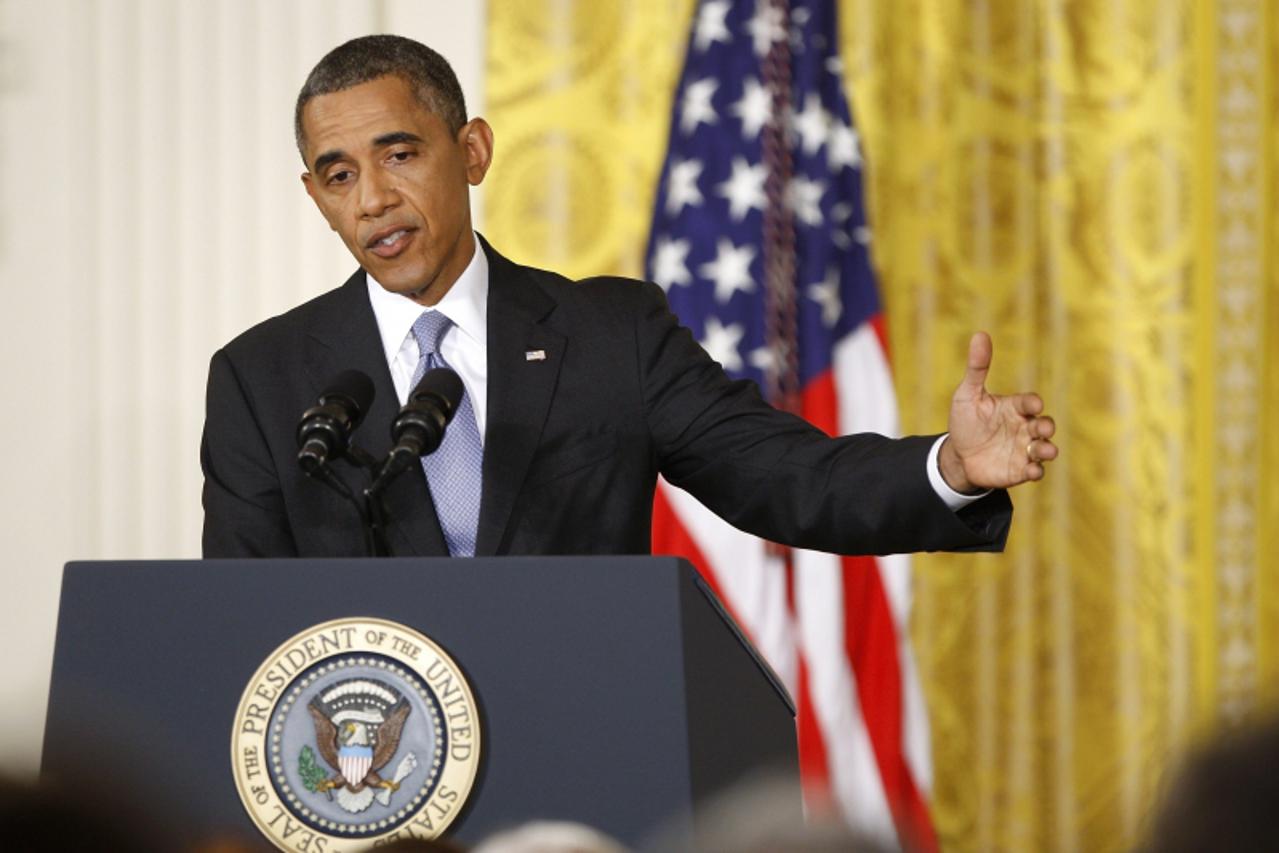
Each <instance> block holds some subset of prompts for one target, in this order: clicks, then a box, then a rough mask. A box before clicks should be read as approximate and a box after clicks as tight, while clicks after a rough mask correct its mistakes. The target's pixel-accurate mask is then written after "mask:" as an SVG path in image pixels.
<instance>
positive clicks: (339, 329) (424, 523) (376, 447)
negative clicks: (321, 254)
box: [304, 270, 448, 556]
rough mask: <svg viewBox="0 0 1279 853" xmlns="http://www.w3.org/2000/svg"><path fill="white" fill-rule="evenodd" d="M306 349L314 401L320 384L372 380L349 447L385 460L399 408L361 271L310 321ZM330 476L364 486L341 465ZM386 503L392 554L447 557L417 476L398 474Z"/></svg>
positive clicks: (364, 478) (355, 487) (363, 478)
mask: <svg viewBox="0 0 1279 853" xmlns="http://www.w3.org/2000/svg"><path fill="white" fill-rule="evenodd" d="M305 347H306V350H305V353H304V363H305V369H306V372H307V375H308V377H309V378H310V380H311V382H312V384H313V385H314V386H315V394H316V395H317V396H318V395H319V393H320V391H321V390H323V387H324V384H325V383H326V382H328V381H330V380H331V379H332V378H333V377H334V376H336V375H337V374H338V373H340V372H341V371H343V370H351V369H354V370H360V371H363V372H364V373H366V374H367V375H368V376H369V378H371V379H372V380H373V387H374V390H375V396H374V398H373V405H372V407H371V408H370V409H369V412H368V415H367V416H366V417H365V419H364V422H363V423H362V424H361V425H360V426H359V428H358V429H356V431H355V435H354V441H355V443H356V444H358V445H359V446H360V447H362V448H364V449H365V450H366V451H368V452H369V453H370V454H372V456H373V457H374V458H375V459H382V458H384V457H385V456H386V454H387V452H388V451H389V450H390V449H391V430H390V423H391V421H393V420H394V419H395V416H396V414H397V413H398V412H399V409H400V402H399V398H398V397H397V396H396V393H395V384H394V383H393V382H392V381H391V372H390V369H389V368H388V367H387V364H386V356H385V354H384V353H383V350H382V338H381V335H380V333H379V332H378V327H377V320H376V318H374V316H373V308H372V306H371V305H370V304H369V295H368V285H367V284H366V283H365V277H364V271H363V270H358V271H356V273H355V275H353V276H351V278H350V279H348V280H347V282H346V284H344V285H342V287H341V288H340V289H339V290H338V293H337V299H335V300H334V301H332V302H330V303H328V304H327V306H326V310H324V311H323V312H322V313H320V314H319V315H318V316H317V317H316V318H315V321H314V322H313V323H312V324H311V327H310V330H309V332H308V339H307V341H306V345H305ZM334 470H336V471H337V472H338V474H339V476H341V477H342V479H343V480H344V481H345V482H346V483H347V485H348V486H349V487H350V488H351V489H352V491H354V492H355V493H356V494H357V495H359V494H360V492H361V491H362V490H363V489H364V488H365V486H367V485H368V475H367V474H365V473H364V472H363V471H355V470H353V469H352V468H351V467H350V466H348V465H346V464H345V463H339V464H337V465H335V466H334ZM415 475H416V476H415ZM317 488H321V487H320V486H318V485H317ZM385 499H386V508H387V514H388V516H389V517H390V522H389V525H388V528H389V529H388V531H387V536H388V539H390V545H391V551H392V553H393V554H396V555H400V556H404V555H407V554H417V555H419V556H447V555H448V546H447V545H446V544H445V542H444V534H443V533H442V532H441V530H440V522H439V519H438V518H437V517H436V514H435V507H434V505H433V504H432V503H431V493H430V490H429V489H428V488H427V485H426V479H425V477H423V476H421V474H420V472H416V471H407V472H405V473H403V474H401V475H400V476H399V477H398V478H397V479H396V480H395V482H393V483H392V484H391V486H390V488H388V489H387V490H386V493H385Z"/></svg>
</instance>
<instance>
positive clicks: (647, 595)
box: [42, 557, 799, 843]
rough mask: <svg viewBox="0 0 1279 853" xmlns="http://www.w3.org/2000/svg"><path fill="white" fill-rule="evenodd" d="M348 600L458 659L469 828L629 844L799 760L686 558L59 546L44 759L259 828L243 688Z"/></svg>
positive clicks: (766, 683) (166, 802) (763, 671)
mask: <svg viewBox="0 0 1279 853" xmlns="http://www.w3.org/2000/svg"><path fill="white" fill-rule="evenodd" d="M346 617H373V618H379V619H387V620H391V621H394V622H399V623H402V624H404V625H406V626H408V627H410V628H412V629H414V630H416V631H419V632H421V633H422V634H424V635H426V636H427V637H429V638H430V639H432V640H433V641H434V642H435V643H437V644H438V645H439V646H440V647H442V648H443V649H444V651H445V652H447V653H448V654H449V655H450V656H451V657H452V658H453V660H454V661H456V662H457V664H458V665H459V666H460V667H461V669H462V670H463V671H464V672H465V674H466V677H467V679H468V680H469V682H470V684H471V687H472V689H473V690H474V693H475V699H476V701H477V703H478V706H479V710H480V718H481V726H482V731H483V742H482V751H481V760H480V764H479V771H478V776H477V778H476V781H475V785H474V788H473V789H472V792H471V796H470V799H469V802H468V803H467V805H466V807H465V810H464V811H463V812H462V813H461V815H460V817H458V818H457V819H456V820H455V821H454V823H453V824H452V826H451V827H450V830H449V834H450V835H454V836H456V837H458V838H460V839H462V840H464V841H474V840H477V839H478V838H480V837H482V836H484V835H486V834H487V833H489V832H491V831H493V830H495V829H500V828H503V827H509V826H513V825H515V824H518V823H521V822H523V821H526V820H531V819H565V820H576V821H581V822H583V823H586V824H589V825H591V826H595V827H598V828H600V829H602V830H604V831H606V832H608V833H610V834H612V835H614V836H616V837H617V838H619V839H621V840H622V841H624V842H628V843H635V842H637V841H639V840H641V839H643V838H644V837H646V836H648V835H649V834H650V833H651V832H652V831H653V830H654V829H656V828H657V827H658V826H659V825H660V824H662V823H664V822H666V821H669V820H671V819H675V820H688V819H692V820H693V821H694V823H695V821H696V809H697V805H698V804H699V803H700V802H702V801H704V799H705V798H706V797H708V796H709V795H712V794H714V793H717V792H719V791H721V790H722V789H723V788H724V787H726V786H728V785H730V784H732V783H733V782H735V781H737V780H739V779H740V778H742V777H743V776H744V775H746V774H748V773H750V772H751V771H754V770H760V769H781V770H783V771H784V772H788V773H794V771H795V731H794V719H793V708H792V706H791V705H790V700H789V698H788V697H787V696H786V695H785V691H784V689H782V688H781V687H780V685H778V684H777V682H776V680H775V677H774V676H773V675H772V673H771V672H770V671H769V670H768V669H767V667H766V666H764V665H763V664H762V662H761V661H760V660H759V658H758V657H757V655H756V654H755V652H754V650H753V649H752V648H751V647H750V646H749V644H748V643H747V642H746V641H745V640H744V639H743V638H742V637H741V636H740V635H739V633H738V632H737V631H736V628H735V627H734V626H733V625H732V624H731V622H730V621H729V620H727V618H726V617H725V616H724V615H723V613H722V611H721V609H720V608H719V606H718V603H717V602H716V601H715V600H714V598H713V596H712V595H711V594H710V593H709V592H708V591H707V590H706V588H705V586H704V585H703V584H702V582H701V580H700V579H699V578H698V577H697V575H696V572H695V571H694V570H693V569H692V568H691V567H690V566H688V564H686V563H684V562H682V561H680V560H676V559H673V558H649V557H601V558H588V557H576V558H534V557H527V558H498V559H473V560H445V559H381V560H260V561H247V560H244V561H236V560H209V561H185V562H106V563H71V564H68V565H67V567H66V570H65V573H64V577H63V588H62V600H61V609H60V611H59V615H58V636H57V646H56V650H55V654H54V663H53V673H52V681H51V687H50V697H49V712H48V720H47V726H46V731H45V740H44V755H43V762H42V771H43V772H44V774H46V775H47V776H49V777H52V778H54V779H55V780H58V781H62V782H74V780H78V779H83V778H86V776H89V777H91V778H94V779H101V778H102V777H103V774H104V773H109V774H110V775H111V778H112V779H113V781H114V784H117V785H130V786H135V789H136V791H137V792H138V795H139V796H144V797H147V798H149V801H151V802H153V803H154V804H155V806H156V807H157V808H162V809H163V810H164V811H165V812H166V813H169V814H171V815H173V816H174V817H175V819H176V820H178V821H180V822H181V823H182V824H184V825H186V826H188V827H190V828H191V829H192V831H193V832H196V833H200V834H201V835H207V834H209V833H214V832H222V833H225V832H227V831H232V832H234V831H240V830H243V831H245V832H256V830H255V829H254V828H253V826H252V823H251V821H250V818H249V816H248V814H247V812H246V811H245V809H244V807H243V806H242V805H241V802H240V799H239V796H238V795H237V792H236V786H235V782H234V779H233V776H232V770H231V733H232V727H233V725H234V724H235V717H236V709H237V705H238V704H239V702H240V698H241V695H242V694H243V693H244V691H245V688H246V686H247V685H248V683H249V681H250V679H251V678H252V676H253V674H254V672H255V671H256V670H257V668H258V667H259V666H261V665H262V664H263V662H264V661H265V660H266V659H267V657H268V656H269V655H270V654H271V653H272V652H273V651H274V650H275V649H277V647H279V646H280V644H281V643H283V642H284V641H286V640H288V639H289V638H290V637H292V636H294V635H295V634H297V633H299V632H301V631H303V630H305V629H307V628H310V627H312V626H315V625H318V624H319V623H322V622H326V621H329V620H332V619H338V618H346ZM795 808H796V812H798V809H799V802H798V792H797V793H796V801H795Z"/></svg>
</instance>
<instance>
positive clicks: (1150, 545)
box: [486, 0, 1279, 851]
mask: <svg viewBox="0 0 1279 853" xmlns="http://www.w3.org/2000/svg"><path fill="white" fill-rule="evenodd" d="M692 6H693V3H692V2H691V0H656V2H644V1H643V0H634V2H607V3H587V2H580V3H579V2H571V0H540V2H528V0H519V2H515V0H491V2H490V25H489V62H490V68H489V90H488V104H489V115H488V118H489V119H490V120H491V121H492V123H493V125H494V126H495V128H496V131H497V137H498V143H497V163H496V165H495V167H494V169H493V172H492V174H491V176H490V178H489V180H488V182H486V187H487V196H486V205H487V206H486V212H487V226H486V228H487V232H488V234H489V236H491V237H492V238H493V239H494V240H495V241H496V243H497V245H499V246H500V247H502V248H504V249H505V250H506V251H508V252H509V253H511V254H512V255H513V256H514V257H516V258H517V259H519V260H522V261H525V262H530V263H536V264H543V265H547V266H551V267H554V268H558V269H560V270H562V271H564V272H566V273H569V274H576V275H586V274H590V273H597V272H620V273H628V274H638V273H639V272H640V270H641V269H642V266H643V263H642V251H643V246H644V241H645V238H646V233H647V227H648V217H649V205H650V204H651V199H652V193H653V190H654V186H653V183H654V181H655V178H656V175H657V172H658V170H659V168H660V161H661V157H662V153H663V146H664V144H665V135H666V129H667V121H668V111H669V109H670V92H671V89H672V87H673V85H674V82H675V80H676V78H677V76H678V73H679V68H680V64H681V62H682V54H683V50H684V40H685V38H686V35H685V33H686V32H687V30H686V27H687V24H688V21H689V19H690V15H691V10H692ZM840 8H841V15H842V22H841V24H842V30H843V32H842V36H843V39H844V42H843V43H844V53H845V58H846V60H847V67H848V72H849V82H850V84H851V86H852V89H853V98H854V107H855V110H856V112H857V119H858V122H859V124H860V125H861V129H862V131H863V134H864V137H865V146H866V150H867V155H868V162H869V170H870V171H869V175H870V193H871V198H870V203H871V211H872V224H873V228H874V234H875V239H874V243H873V250H874V254H875V260H876V264H877V267H878V269H879V272H880V274H881V286H882V288H883V291H884V294H885V298H886V300H887V303H888V311H889V324H890V330H891V340H892V341H893V342H895V344H894V350H893V355H894V362H895V370H896V375H897V385H898V392H899V395H900V399H901V403H902V408H903V422H904V423H905V424H906V426H907V428H908V429H911V430H913V431H919V432H925V431H933V430H937V429H940V428H942V427H943V426H944V417H945V411H946V401H947V398H948V396H949V393H950V391H951V389H952V387H953V385H954V383H955V382H956V381H957V380H958V379H959V376H960V373H961V371H962V366H963V355H964V346H965V341H966V339H967V336H968V334H969V333H970V331H971V330H972V329H975V328H986V329H989V330H990V331H991V332H992V334H993V335H994V338H995V342H996V355H995V369H994V371H993V376H992V383H993V385H994V386H996V387H999V388H1003V389H1005V390H1017V389H1023V388H1035V389H1037V390H1039V391H1041V392H1042V393H1043V394H1044V395H1045V397H1046V398H1047V399H1048V401H1049V405H1050V409H1051V410H1052V411H1053V413H1054V414H1055V415H1056V416H1057V418H1058V423H1059V427H1060V435H1061V440H1060V443H1061V445H1062V448H1063V450H1064V457H1063V460H1062V461H1061V462H1060V463H1059V464H1058V465H1056V466H1055V467H1054V469H1053V470H1052V471H1051V472H1050V477H1049V479H1048V481H1046V482H1045V483H1044V484H1041V485H1039V486H1035V487H1031V488H1025V489H1021V490H1019V492H1018V493H1017V495H1016V496H1015V499H1016V503H1017V522H1016V525H1015V528H1014V533H1013V537H1012V540H1011V542H1010V548H1009V550H1008V552H1007V553H1006V554H1004V555H1001V556H959V555H938V556H930V557H925V558H922V559H920V560H918V561H917V563H916V566H917V576H916V577H917V580H916V610H915V621H914V625H913V633H914V639H915V643H916V648H917V654H918V660H919V664H920V670H921V674H922V678H923V682H924V689H925V693H926V695H927V698H928V703H929V712H930V716H931V720H932V725H933V735H934V751H935V760H936V785H935V791H934V820H935V822H936V825H937V829H938V832H939V835H940V837H941V839H942V841H943V844H944V846H945V848H946V849H948V850H980V851H987V850H1089V851H1092V850H1119V849H1126V848H1128V847H1130V846H1131V845H1132V843H1133V842H1134V841H1135V840H1136V839H1137V838H1138V836H1139V833H1140V831H1141V826H1142V822H1143V820H1144V818H1145V815H1146V814H1147V813H1148V811H1149V809H1150V807H1151V804H1152V803H1153V802H1154V800H1155V798H1156V796H1157V793H1158V790H1159V786H1160V784H1161V779H1162V774H1163V773H1164V770H1165V768H1166V767H1167V766H1168V765H1169V759H1170V756H1173V755H1175V754H1176V753H1177V752H1178V751H1180V749H1181V748H1182V747H1183V746H1184V744H1186V743H1187V742H1189V741H1191V740H1193V739H1194V738H1196V737H1200V736H1203V735H1204V734H1205V733H1208V732H1210V731H1212V730H1214V729H1215V728H1217V727H1219V726H1222V725H1230V724H1233V723H1235V722H1237V721H1240V720H1243V719H1245V718H1247V717H1248V716H1250V715H1253V714H1255V713H1256V712H1257V710H1258V709H1259V708H1260V707H1262V706H1263V705H1264V704H1267V703H1272V702H1273V700H1274V699H1275V698H1276V688H1275V687H1274V684H1275V680H1276V679H1275V676H1276V675H1277V674H1279V555H1277V549H1279V493H1277V491H1276V486H1275V479H1276V478H1275V477H1274V476H1273V475H1274V473H1275V472H1277V471H1279V437H1277V436H1276V434H1277V433H1279V415H1276V414H1272V413H1274V412H1277V411H1279V298H1277V294H1279V263H1277V262H1276V258H1275V255H1274V253H1275V250H1274V248H1273V247H1274V246H1276V245H1279V215H1277V214H1279V192H1277V191H1276V180H1279V171H1277V170H1276V164H1279V98H1277V94H1276V93H1277V91H1279V86H1276V82H1277V81H1279V78H1277V76H1276V70H1277V68H1276V63H1277V61H1279V60H1276V57H1279V23H1277V21H1276V17H1277V15H1279V13H1277V12H1276V11H1275V8H1274V4H1272V3H1270V2H1268V0H1216V2H1210V0H1202V2H1193V0H1127V2H1124V3H1114V2H1112V0H1076V2H1071V3H1065V2H1061V0H1010V1H1009V2H1003V1H1002V0H999V2H996V0H984V2H978V0H896V2H894V3H892V4H885V3H882V2H878V0H842V2H841V7H840ZM890 10H891V15H890V14H889V11H890ZM1267 472H1268V473H1269V474H1270V476H1268V477H1267V476H1265V474H1266V473H1267Z"/></svg>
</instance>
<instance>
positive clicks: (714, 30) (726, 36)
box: [693, 0, 732, 50]
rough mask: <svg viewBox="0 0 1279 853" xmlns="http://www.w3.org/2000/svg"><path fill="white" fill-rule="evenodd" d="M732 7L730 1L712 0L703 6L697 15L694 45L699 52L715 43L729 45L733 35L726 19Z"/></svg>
mask: <svg viewBox="0 0 1279 853" xmlns="http://www.w3.org/2000/svg"><path fill="white" fill-rule="evenodd" d="M730 6H731V4H730V3H729V2H728V0H711V2H708V3H704V4H702V9H701V11H700V12H699V13H698V15H697V29H696V30H695V32H694V34H693V43H694V44H695V45H697V49H698V50H706V48H708V47H710V46H711V45H713V44H715V42H722V43H724V44H728V42H729V40H730V39H731V38H732V34H731V33H729V31H728V24H727V23H726V22H725V18H727V17H728V10H729V7H730Z"/></svg>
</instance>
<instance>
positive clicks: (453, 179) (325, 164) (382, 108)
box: [302, 76, 493, 305]
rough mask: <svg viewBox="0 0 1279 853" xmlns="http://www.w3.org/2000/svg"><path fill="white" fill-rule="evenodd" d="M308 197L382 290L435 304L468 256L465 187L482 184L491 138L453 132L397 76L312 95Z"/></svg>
mask: <svg viewBox="0 0 1279 853" xmlns="http://www.w3.org/2000/svg"><path fill="white" fill-rule="evenodd" d="M302 130H303V134H304V139H305V148H306V151H305V154H304V157H305V160H306V163H307V167H308V168H309V171H308V172H306V173H305V174H303V175H302V182H303V183H304V184H305V185H306V191H307V193H308V194H309V195H310V196H311V199H312V200H313V201H314V202H315V204H316V206H317V207H319V208H320V213H322V214H324V218H325V219H326V220H328V223H329V226H330V227H331V228H332V229H333V230H334V231H336V232H338V234H339V235H341V237H342V241H343V242H344V243H346V247H347V248H348V249H350V250H351V254H352V255H354V256H355V259H356V260H357V261H359V263H360V266H362V267H364V269H365V270H367V271H368V273H369V274H370V275H371V276H373V278H375V279H377V280H378V282H380V283H381V284H382V286H383V287H385V288H386V289H387V290H390V291H393V292H395V293H401V294H404V295H405V296H409V297H411V298H413V299H414V300H416V301H418V302H420V303H422V304H423V305H434V304H435V303H436V302H438V301H439V299H440V297H441V296H443V295H444V294H445V293H446V292H447V291H448V289H449V288H450V287H451V286H452V285H453V282H454V281H456V280H457V278H458V276H459V275H461V274H462V271H463V270H464V269H466V265H467V263H468V262H469V261H470V259H471V254H472V252H473V251H474V239H473V237H472V235H471V207H470V197H469V195H468V193H467V188H468V186H470V185H473V184H479V183H480V181H482V180H484V174H485V172H487V171H488V166H489V162H490V159H491V157H492V153H493V133H492V131H491V130H490V129H489V126H488V125H487V124H486V123H485V122H484V120H483V119H478V118H477V119H472V120H471V121H470V122H468V123H467V124H465V125H463V126H462V129H461V130H460V131H458V133H457V134H456V135H454V134H452V133H450V132H449V129H448V127H447V126H446V125H445V124H444V121H443V120H442V119H441V118H440V117H439V116H437V115H435V114H434V113H433V112H431V111H430V110H429V109H428V108H427V107H426V106H425V105H424V104H422V102H421V101H419V100H418V98H417V97H416V96H415V95H414V93H413V89H412V87H411V86H410V85H409V84H408V83H407V82H405V81H404V80H403V79H401V78H399V77H395V76H387V77H379V78H377V79H376V80H370V81H369V82H367V83H361V84H360V85H358V86H352V87H351V88H349V89H344V90H342V91H340V92H333V93H331V94H328V95H319V96H317V97H315V98H312V99H311V100H310V101H309V102H308V103H307V105H306V106H305V107H304V108H303V110H302Z"/></svg>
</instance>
